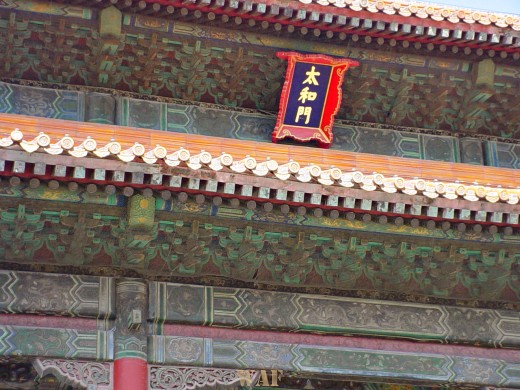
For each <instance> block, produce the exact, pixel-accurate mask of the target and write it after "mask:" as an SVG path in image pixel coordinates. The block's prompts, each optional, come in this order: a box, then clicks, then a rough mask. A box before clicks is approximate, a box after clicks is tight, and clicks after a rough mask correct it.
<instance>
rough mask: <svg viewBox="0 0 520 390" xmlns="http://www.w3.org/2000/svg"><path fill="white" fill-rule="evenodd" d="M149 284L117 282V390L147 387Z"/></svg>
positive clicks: (115, 384) (144, 388)
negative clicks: (146, 319) (146, 323)
mask: <svg viewBox="0 0 520 390" xmlns="http://www.w3.org/2000/svg"><path fill="white" fill-rule="evenodd" d="M147 292H148V287H147V284H146V282H145V281H143V280H139V279H119V280H117V282H116V310H117V318H116V334H115V361H114V390H147V389H148V364H147V341H146V340H147V338H146V328H145V322H146V321H145V317H146V312H145V310H146V307H147V305H146V303H147Z"/></svg>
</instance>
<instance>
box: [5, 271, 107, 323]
mask: <svg viewBox="0 0 520 390" xmlns="http://www.w3.org/2000/svg"><path fill="white" fill-rule="evenodd" d="M0 312H1V313H21V314H31V313H37V314H53V315H62V316H63V315H65V316H72V317H91V318H92V317H93V318H100V319H108V318H113V317H114V315H115V312H114V286H113V279H111V278H107V277H101V278H99V277H94V276H76V275H56V274H44V273H32V272H13V271H0Z"/></svg>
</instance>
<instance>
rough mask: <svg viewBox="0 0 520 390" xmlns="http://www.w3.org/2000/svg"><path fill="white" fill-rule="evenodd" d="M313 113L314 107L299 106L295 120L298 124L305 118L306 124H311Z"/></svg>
mask: <svg viewBox="0 0 520 390" xmlns="http://www.w3.org/2000/svg"><path fill="white" fill-rule="evenodd" d="M311 112H312V107H303V106H299V107H298V111H297V112H296V119H295V120H294V121H295V122H296V123H298V122H299V121H300V116H304V117H305V124H306V125H307V124H309V121H310V120H311Z"/></svg>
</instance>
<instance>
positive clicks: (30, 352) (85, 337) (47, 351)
mask: <svg viewBox="0 0 520 390" xmlns="http://www.w3.org/2000/svg"><path fill="white" fill-rule="evenodd" d="M112 347H113V333H112V331H91V330H75V329H55V328H35V327H22V326H5V325H0V356H11V357H16V356H25V357H28V356H36V357H49V358H65V359H95V360H112V359H113V350H112Z"/></svg>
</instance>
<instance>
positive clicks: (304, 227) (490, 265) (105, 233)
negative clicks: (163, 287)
mask: <svg viewBox="0 0 520 390" xmlns="http://www.w3.org/2000/svg"><path fill="white" fill-rule="evenodd" d="M0 188H1V186H0ZM18 201H19V200H18ZM165 203H166V204H167V205H166V206H165V207H167V208H166V209H165V210H166V211H168V212H167V213H165V212H157V215H156V219H155V220H154V221H155V222H154V224H153V226H152V227H151V229H150V230H145V231H143V230H133V229H131V228H129V226H128V222H127V219H126V217H125V216H124V212H125V210H124V209H122V208H113V209H111V208H107V209H106V212H107V213H106V214H101V213H95V214H91V213H90V212H89V213H88V214H87V213H86V212H83V213H84V214H83V217H82V218H80V217H81V215H82V214H81V211H80V213H79V214H78V213H77V212H72V211H71V210H68V209H65V210H63V212H60V211H52V212H51V211H46V212H41V213H40V212H29V211H26V210H25V208H24V207H25V206H24V205H23V204H20V205H19V208H18V209H8V210H3V211H0V217H1V218H0V226H2V231H3V232H4V235H3V236H1V237H0V238H2V241H1V243H2V245H0V258H1V259H2V261H9V262H17V263H20V262H25V263H27V262H34V261H35V260H37V261H38V263H40V264H55V265H75V266H81V265H92V266H96V265H99V266H108V265H113V266H116V267H124V268H130V269H131V268H139V269H140V270H141V271H142V272H146V273H147V274H148V275H160V276H164V273H165V272H167V273H168V275H172V276H182V277H203V276H210V275H220V276H221V277H224V278H229V279H232V280H241V281H247V282H254V283H269V284H279V285H291V286H315V287H316V286H328V287H332V288H339V289H342V290H361V291H374V290H376V291H395V292H400V293H407V294H426V295H429V296H437V297H446V298H447V297H452V298H461V299H462V298H472V299H483V300H491V301H516V300H517V297H519V296H520V279H519V278H518V277H517V275H518V272H519V268H518V267H519V265H520V261H519V258H520V253H519V252H518V248H519V245H518V244H519V240H520V237H518V235H510V234H508V233H503V234H502V233H501V234H499V233H491V232H489V231H485V232H484V231H481V232H480V233H478V234H477V233H475V232H473V231H466V232H463V231H461V230H459V229H458V228H457V229H450V230H448V231H444V230H443V229H442V228H435V229H427V228H425V227H413V226H404V225H398V224H379V223H375V222H364V221H362V220H355V219H354V220H350V219H348V218H342V219H339V218H338V219H331V218H327V217H323V216H322V217H319V218H318V217H314V216H307V215H301V214H298V213H297V212H296V211H295V212H290V213H289V214H287V215H286V214H283V213H281V212H272V211H266V210H264V209H260V210H250V209H247V208H233V207H231V206H226V207H223V206H222V205H221V206H220V207H217V206H215V205H213V204H210V203H209V202H204V203H197V202H196V201H192V202H182V201H179V200H171V201H168V202H165ZM0 210H1V208H0ZM352 214H353V213H352ZM158 215H160V218H159V217H158ZM353 215H354V214H353ZM214 217H219V218H217V219H215V218H214ZM17 220H18V224H16V223H14V221H17ZM78 220H83V223H82V224H79V225H80V226H79V227H78V226H76V227H74V225H75V224H72V226H73V227H71V223H70V222H71V221H78ZM23 221H30V223H28V222H23ZM217 221H219V222H217ZM22 222H23V223H22ZM24 224H25V225H24ZM26 226H29V227H30V228H27V227H26ZM33 226H40V228H38V229H36V228H34V229H33V228H32V227H33ZM81 227H88V230H87V231H83V230H81ZM26 229H28V230H29V231H32V233H33V234H32V235H31V236H30V238H27V237H24V235H23V234H18V232H22V231H25V230H26ZM78 229H79V230H78ZM57 231H58V232H61V233H60V235H59V236H57V235H56V232H57ZM6 233H8V234H6ZM375 233H378V234H375ZM382 237H383V238H382ZM418 240H419V241H418ZM496 244H499V245H496ZM77 246H79V247H81V248H82V249H83V250H85V252H76V248H77ZM44 248H46V249H48V250H45V249H44ZM74 253H84V254H85V256H84V257H81V256H73V254H74ZM143 293H144V292H143ZM513 294H514V295H513Z"/></svg>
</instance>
